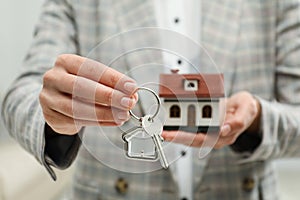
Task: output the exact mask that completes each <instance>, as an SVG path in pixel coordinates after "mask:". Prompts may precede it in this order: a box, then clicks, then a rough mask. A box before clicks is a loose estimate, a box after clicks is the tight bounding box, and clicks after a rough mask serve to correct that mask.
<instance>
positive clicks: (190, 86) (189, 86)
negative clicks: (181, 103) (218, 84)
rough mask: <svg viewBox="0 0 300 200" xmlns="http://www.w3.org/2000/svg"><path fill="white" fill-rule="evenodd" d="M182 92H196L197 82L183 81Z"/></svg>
mask: <svg viewBox="0 0 300 200" xmlns="http://www.w3.org/2000/svg"><path fill="white" fill-rule="evenodd" d="M184 90H186V91H197V90H198V80H185V81H184Z"/></svg>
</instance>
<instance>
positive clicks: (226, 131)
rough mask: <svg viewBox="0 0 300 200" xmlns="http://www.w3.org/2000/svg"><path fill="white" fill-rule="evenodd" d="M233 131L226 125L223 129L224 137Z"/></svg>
mask: <svg viewBox="0 0 300 200" xmlns="http://www.w3.org/2000/svg"><path fill="white" fill-rule="evenodd" d="M230 131H231V127H230V125H229V124H225V125H224V126H223V127H222V136H227V135H228V134H229V132H230Z"/></svg>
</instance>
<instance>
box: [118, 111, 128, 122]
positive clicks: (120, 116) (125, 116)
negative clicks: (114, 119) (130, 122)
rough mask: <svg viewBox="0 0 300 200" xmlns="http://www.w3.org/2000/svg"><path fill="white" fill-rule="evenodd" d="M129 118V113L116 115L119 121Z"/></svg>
mask: <svg viewBox="0 0 300 200" xmlns="http://www.w3.org/2000/svg"><path fill="white" fill-rule="evenodd" d="M128 117H129V113H128V112H120V113H118V119H119V120H127V119H128Z"/></svg>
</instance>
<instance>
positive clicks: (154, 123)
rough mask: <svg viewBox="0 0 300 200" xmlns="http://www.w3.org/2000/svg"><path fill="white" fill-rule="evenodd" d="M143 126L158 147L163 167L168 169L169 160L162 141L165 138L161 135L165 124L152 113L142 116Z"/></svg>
mask: <svg viewBox="0 0 300 200" xmlns="http://www.w3.org/2000/svg"><path fill="white" fill-rule="evenodd" d="M142 127H143V129H144V130H145V131H146V133H148V134H149V135H150V136H151V138H152V140H153V142H154V144H155V147H156V151H157V153H158V155H159V157H160V163H161V165H162V167H163V168H165V169H167V168H168V167H169V164H168V160H167V158H166V155H165V153H164V150H163V147H162V142H163V141H164V139H163V138H162V137H161V133H162V131H163V125H162V123H161V122H160V121H159V120H155V119H154V118H152V117H151V116H150V115H146V116H144V117H143V118H142Z"/></svg>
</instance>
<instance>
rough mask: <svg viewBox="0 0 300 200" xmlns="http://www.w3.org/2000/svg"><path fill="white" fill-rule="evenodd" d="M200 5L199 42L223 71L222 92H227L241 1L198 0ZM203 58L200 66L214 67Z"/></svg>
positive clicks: (233, 59) (232, 77)
mask: <svg viewBox="0 0 300 200" xmlns="http://www.w3.org/2000/svg"><path fill="white" fill-rule="evenodd" d="M202 8H203V9H202V12H203V25H202V45H203V47H204V49H205V50H206V51H207V53H208V54H209V56H210V57H211V59H212V60H213V62H214V63H215V64H216V65H217V68H218V69H219V70H220V72H222V73H224V77H225V78H224V86H225V91H226V92H227V95H230V93H231V89H230V88H231V86H232V80H233V79H234V75H235V67H236V66H235V50H236V44H237V40H238V37H239V35H238V34H239V28H240V15H241V10H242V0H214V1H202ZM206 58H207V57H205V58H202V59H203V60H202V65H203V66H206V67H214V66H212V65H214V63H212V62H211V61H210V60H208V59H206Z"/></svg>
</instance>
